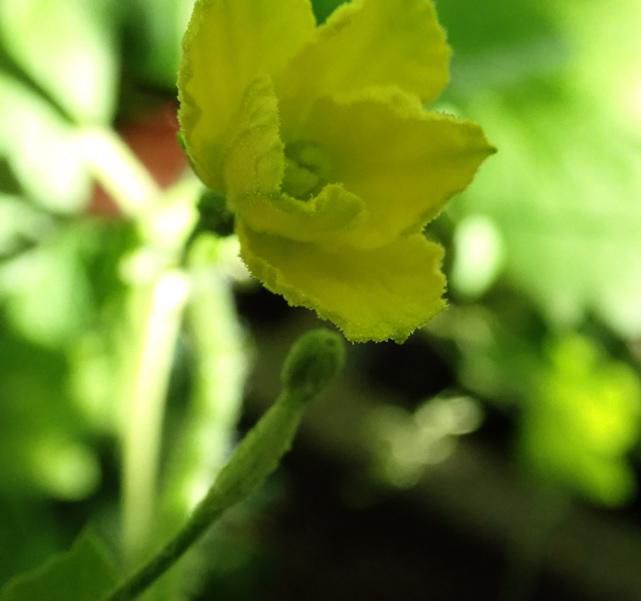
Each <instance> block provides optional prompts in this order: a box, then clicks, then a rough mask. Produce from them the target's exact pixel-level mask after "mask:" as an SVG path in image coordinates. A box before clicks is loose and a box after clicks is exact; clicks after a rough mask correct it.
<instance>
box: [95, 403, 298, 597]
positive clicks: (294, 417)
mask: <svg viewBox="0 0 641 601" xmlns="http://www.w3.org/2000/svg"><path fill="white" fill-rule="evenodd" d="M304 408H305V405H304V404H303V403H301V402H299V401H298V399H297V397H296V396H292V395H291V394H284V395H282V396H281V397H280V399H279V400H278V401H277V402H276V403H275V404H274V405H273V406H272V407H271V408H270V409H269V411H268V412H267V413H266V414H265V416H264V417H263V418H262V419H261V421H260V422H259V424H258V425H257V426H256V428H254V429H253V430H252V431H251V432H250V433H249V434H248V435H247V436H246V437H245V438H244V439H243V441H242V442H241V443H240V444H239V446H238V447H237V449H236V451H235V452H234V455H233V456H232V459H231V460H230V462H229V463H228V464H227V465H226V466H225V468H223V470H222V471H221V473H220V475H219V477H218V478H217V480H216V482H215V483H214V485H213V486H212V488H211V489H210V491H209V493H208V494H207V495H206V496H205V498H204V499H203V500H202V501H201V503H200V504H199V505H198V506H197V507H196V509H195V510H194V512H193V514H192V516H191V518H190V519H189V520H188V522H187V523H186V524H185V526H184V527H183V528H182V529H181V530H180V531H179V532H178V534H177V535H176V536H175V537H174V538H173V539H171V540H170V541H169V542H168V543H167V544H166V545H165V546H164V547H163V548H162V549H161V550H160V551H159V552H158V553H157V554H156V555H155V556H154V557H153V558H152V559H151V560H150V561H149V562H147V563H146V564H145V565H143V566H142V567H141V568H140V569H139V570H137V571H136V572H135V573H134V574H132V575H131V576H130V577H129V578H128V579H127V580H126V581H125V582H124V583H123V584H122V585H121V586H120V587H119V588H118V589H117V590H116V591H114V592H113V593H112V594H111V595H110V596H109V597H107V599H106V600H105V601H129V600H131V599H134V598H135V597H136V596H137V595H139V594H140V593H142V592H143V591H145V590H146V589H147V588H148V587H149V586H150V585H151V584H152V583H153V582H155V581H156V580H157V579H158V578H159V577H160V576H162V575H163V574H164V573H165V572H166V571H167V570H169V568H171V567H172V566H173V565H174V564H175V563H176V562H177V561H178V560H179V559H180V558H181V557H182V556H183V555H184V554H185V552H186V551H187V550H188V549H189V548H190V547H191V546H192V545H193V544H194V543H195V542H196V541H197V540H198V539H199V538H200V537H201V536H202V535H203V534H204V533H205V532H206V531H207V529H208V528H209V527H210V526H211V525H212V524H213V523H214V522H215V521H216V520H217V519H218V518H219V517H220V516H221V515H222V514H223V513H224V512H225V511H226V510H227V509H228V508H229V507H231V506H232V505H235V504H236V503H238V502H239V501H241V500H242V499H244V498H246V497H247V496H248V495H249V494H250V493H251V492H252V491H253V490H254V489H255V488H256V487H257V486H258V485H259V484H260V483H261V482H262V481H263V480H264V479H265V478H266V477H267V476H268V475H269V474H270V473H271V472H272V471H273V470H274V469H275V468H276V466H277V465H278V462H279V460H280V458H281V456H282V455H283V454H284V453H285V452H286V451H287V450H288V449H289V447H290V445H291V441H292V439H293V437H294V434H295V432H296V429H297V428H298V424H299V422H300V419H301V417H302V415H303V413H304Z"/></svg>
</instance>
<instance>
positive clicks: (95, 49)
mask: <svg viewBox="0 0 641 601" xmlns="http://www.w3.org/2000/svg"><path fill="white" fill-rule="evenodd" d="M110 4H111V3H110V2H109V0H92V1H91V2H87V1H86V0H0V35H1V37H2V41H3V45H4V48H5V51H6V52H8V53H9V55H10V56H11V57H12V58H13V59H14V61H16V63H18V64H19V65H20V66H21V67H22V69H24V71H25V72H26V73H27V74H28V75H29V76H30V77H31V78H32V79H33V80H35V81H36V82H38V84H39V85H40V86H42V88H43V89H45V90H46V91H47V92H48V93H49V94H51V96H52V97H53V98H55V100H56V102H57V103H59V104H60V105H61V106H62V107H64V109H65V110H66V111H67V112H68V113H69V114H70V115H71V116H72V117H73V118H74V119H75V120H77V121H80V122H91V123H96V122H98V123H107V122H109V121H110V120H111V118H112V117H113V111H114V102H115V91H116V87H115V84H116V56H115V46H114V39H113V34H112V31H111V23H110V13H109V9H110V8H112V7H111V6H110Z"/></svg>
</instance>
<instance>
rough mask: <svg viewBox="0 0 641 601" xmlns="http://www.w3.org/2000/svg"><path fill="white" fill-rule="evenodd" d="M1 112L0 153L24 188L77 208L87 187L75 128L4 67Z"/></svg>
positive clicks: (44, 202) (53, 207)
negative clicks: (7, 74) (9, 75)
mask: <svg viewBox="0 0 641 601" xmlns="http://www.w3.org/2000/svg"><path fill="white" fill-rule="evenodd" d="M5 1H6V0H5ZM0 113H1V114H2V115H3V118H2V119H1V120H0V157H4V159H3V160H4V161H6V162H7V164H8V165H9V168H10V170H11V173H13V175H14V176H15V179H16V180H17V181H19V183H20V187H21V189H22V190H24V192H25V194H26V195H27V196H28V197H29V198H30V199H32V200H34V201H35V202H36V203H38V204H39V205H40V206H42V207H43V208H45V209H47V210H49V211H53V212H57V213H61V212H62V213H71V212H75V211H77V210H79V209H80V208H81V207H82V206H83V205H84V204H85V203H86V201H87V199H88V197H89V192H90V190H91V187H90V179H89V176H88V173H87V171H86V167H85V161H84V158H83V156H82V154H81V149H80V146H79V145H78V144H77V143H76V141H75V138H74V131H73V128H72V127H71V126H70V125H69V124H68V123H67V122H66V121H65V120H64V118H63V117H61V116H60V114H59V113H58V112H57V111H56V109H55V108H54V107H52V106H51V105H50V104H49V103H47V101H46V100H45V99H43V98H42V97H39V96H38V95H37V94H35V93H34V92H33V91H32V90H30V89H29V88H27V87H25V85H24V84H22V83H20V82H18V81H17V80H15V79H13V78H11V77H8V76H6V75H4V74H3V73H2V72H0Z"/></svg>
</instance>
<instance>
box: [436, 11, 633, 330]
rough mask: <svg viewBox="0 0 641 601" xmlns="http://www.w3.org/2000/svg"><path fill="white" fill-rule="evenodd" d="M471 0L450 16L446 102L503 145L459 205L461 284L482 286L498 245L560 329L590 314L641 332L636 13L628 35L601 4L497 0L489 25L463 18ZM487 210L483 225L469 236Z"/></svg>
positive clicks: (621, 14)
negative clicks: (478, 256)
mask: <svg viewBox="0 0 641 601" xmlns="http://www.w3.org/2000/svg"><path fill="white" fill-rule="evenodd" d="M468 4H471V3H470V2H466V1H465V0H457V1H453V2H445V3H443V7H442V11H441V12H442V14H443V18H444V20H445V21H446V23H448V24H449V35H450V40H451V42H452V43H453V44H454V46H455V47H456V48H457V56H456V57H455V61H454V69H453V85H452V89H453V91H452V94H451V95H450V97H449V99H448V100H449V101H451V102H453V103H455V104H457V103H460V104H461V105H465V107H466V108H465V110H466V111H467V110H468V108H469V110H470V111H471V112H472V113H473V114H474V115H475V117H476V118H477V119H478V120H479V121H480V122H482V123H484V124H485V125H486V127H487V129H488V131H489V132H491V134H490V135H491V136H492V139H493V140H494V141H495V143H496V145H497V146H498V147H499V148H500V149H501V150H502V152H501V153H500V154H499V155H498V156H497V157H495V160H494V161H492V162H491V163H488V165H487V168H486V169H484V170H483V171H482V173H481V174H480V176H479V178H478V180H477V182H476V183H475V187H474V193H473V194H468V195H466V196H465V198H464V199H461V201H460V202H459V203H458V204H457V205H456V207H455V209H454V212H453V214H455V215H456V219H457V221H460V225H459V227H460V228H462V230H463V231H462V232H461V234H460V235H459V234H458V232H457V242H458V243H459V244H458V246H457V251H458V253H459V256H458V257H457V265H456V267H455V273H456V271H457V270H458V276H459V277H457V278H455V279H454V283H455V284H457V283H458V284H460V288H461V290H462V291H464V292H468V293H474V292H477V290H478V292H482V291H483V290H482V289H480V288H479V287H478V285H474V284H472V283H470V284H468V283H467V282H464V281H461V276H462V274H463V273H471V274H472V275H471V276H470V277H472V278H478V277H479V276H478V273H477V271H476V270H472V266H475V263H474V260H475V257H474V255H475V253H477V252H478V250H479V248H478V247H479V245H484V244H485V245H487V244H491V245H492V247H493V248H494V247H495V246H499V247H500V248H501V249H502V253H501V256H500V258H501V261H502V263H501V266H502V273H504V274H505V276H506V278H507V280H508V281H509V282H511V283H512V285H513V286H515V287H516V288H518V289H519V290H522V291H523V292H524V293H525V294H527V295H528V296H529V297H530V298H532V300H533V301H534V302H536V303H537V304H538V306H539V307H540V308H541V310H542V311H543V312H544V314H545V316H546V317H547V318H548V319H549V320H550V323H551V324H552V325H563V326H566V327H567V326H572V327H573V326H578V325H580V324H581V323H582V320H583V319H584V318H585V316H586V315H587V314H593V315H596V316H598V317H599V318H600V319H602V320H603V321H604V322H605V323H606V324H607V325H608V326H610V327H611V328H613V329H614V330H616V331H617V333H619V334H620V335H622V336H630V335H638V334H639V333H641V311H639V306H641V261H640V260H639V256H640V255H641V245H640V241H641V238H640V237H639V235H638V232H639V231H641V204H640V203H639V201H638V198H639V189H641V153H640V152H639V148H641V124H640V122H639V120H638V115H637V120H636V121H635V120H633V115H632V114H631V112H632V111H631V110H628V111H627V113H625V112H623V110H622V109H623V108H624V107H623V103H622V99H623V100H625V102H626V103H627V105H628V107H627V108H628V109H633V108H634V102H635V93H636V92H635V89H637V88H638V82H636V81H635V79H634V75H633V73H632V72H633V70H634V69H633V67H632V66H633V65H638V61H639V59H641V48H640V45H639V43H638V38H637V37H634V36H635V35H636V34H633V33H632V32H631V31H630V30H629V25H627V24H629V23H634V22H639V19H641V8H640V7H639V5H638V3H631V2H622V3H620V4H618V5H617V8H616V22H617V23H619V22H620V23H621V25H622V27H623V28H622V29H621V30H619V29H617V28H614V27H613V26H612V20H611V19H604V18H602V15H603V14H604V11H606V10H607V7H606V4H607V3H604V2H602V1H600V0H592V1H591V2H585V3H580V6H579V4H578V3H575V2H569V3H563V4H559V3H556V2H544V3H541V2H523V3H519V10H518V11H516V10H513V9H512V8H511V7H510V6H508V3H506V2H502V1H499V0H494V1H493V2H490V4H489V5H488V7H487V8H488V13H486V14H488V15H490V14H491V15H492V18H491V20H489V19H485V18H483V19H479V18H477V17H475V18H474V20H473V21H471V20H470V21H469V22H467V21H466V20H465V18H462V17H461V15H470V19H471V18H472V17H471V15H473V14H474V11H473V10H472V7H471V6H467V5H468ZM607 6H609V5H607ZM611 17H612V15H611ZM450 20H451V21H450ZM615 30H616V33H615ZM596 40H601V43H599V42H598V41H596ZM613 47H614V48H615V50H614V51H613V52H612V53H610V52H609V49H611V48H613ZM596 48H599V49H600V50H599V51H598V52H596V50H595V49H596ZM604 48H607V49H608V51H603V49H604ZM606 56H607V60H606V58H605V57H606ZM604 63H607V64H604ZM595 72H598V73H599V75H598V76H596V75H595ZM636 77H637V78H638V75H637V76H636ZM615 90H616V91H615ZM637 110H638V107H637ZM480 218H485V221H484V228H483V230H482V231H481V230H479V229H478V228H476V229H475V230H474V229H473V228H472V227H471V224H472V223H478V220H479V219H480ZM472 238H473V239H474V241H472V240H471V239H472ZM485 252H487V251H485ZM490 252H492V249H490ZM470 254H471V255H472V256H471V257H470ZM495 260H496V256H494V255H492V256H490V257H488V261H490V262H491V261H495ZM468 264H469V265H470V266H469V267H468Z"/></svg>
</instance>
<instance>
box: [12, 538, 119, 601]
mask: <svg viewBox="0 0 641 601" xmlns="http://www.w3.org/2000/svg"><path fill="white" fill-rule="evenodd" d="M117 578H118V576H117V571H116V567H115V565H113V563H112V562H111V559H110V557H109V555H108V553H107V552H106V551H105V549H103V547H102V544H101V543H100V541H99V540H98V538H97V537H96V536H94V535H92V534H91V533H90V532H85V533H84V534H83V535H82V536H81V537H80V538H79V539H78V541H77V542H76V544H75V545H74V546H73V548H72V549H70V550H69V551H67V552H66V553H63V554H61V555H59V556H57V557H55V558H53V559H51V560H50V561H49V562H48V563H47V564H45V565H44V566H42V567H41V568H39V569H38V570H35V571H33V572H31V573H30V574H25V575H24V576H20V577H18V578H16V579H15V580H12V581H11V582H9V583H8V584H7V586H6V587H5V588H3V589H2V590H1V591H0V601H27V600H29V599H30V600H32V601H37V600H39V599H42V600H44V599H47V601H69V600H70V599H73V600H74V601H96V600H97V599H101V598H102V597H104V596H105V595H106V594H107V593H108V592H109V591H110V590H111V589H112V588H113V586H114V585H115V583H116V582H117Z"/></svg>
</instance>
